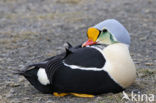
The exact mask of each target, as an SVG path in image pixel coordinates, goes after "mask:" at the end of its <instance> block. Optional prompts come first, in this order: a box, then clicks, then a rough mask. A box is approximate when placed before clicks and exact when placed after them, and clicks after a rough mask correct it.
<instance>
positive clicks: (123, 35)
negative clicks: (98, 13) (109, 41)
mask: <svg viewBox="0 0 156 103" xmlns="http://www.w3.org/2000/svg"><path fill="white" fill-rule="evenodd" d="M94 28H97V29H98V30H100V31H102V30H103V29H107V30H108V31H109V32H110V33H111V34H112V35H113V37H115V38H116V40H117V41H119V42H121V43H125V44H128V45H130V43H131V40H130V36H129V33H128V31H127V29H126V28H125V27H124V26H123V25H122V24H121V23H120V22H119V21H117V20H115V19H108V20H104V21H102V22H100V23H98V24H97V25H95V26H94Z"/></svg>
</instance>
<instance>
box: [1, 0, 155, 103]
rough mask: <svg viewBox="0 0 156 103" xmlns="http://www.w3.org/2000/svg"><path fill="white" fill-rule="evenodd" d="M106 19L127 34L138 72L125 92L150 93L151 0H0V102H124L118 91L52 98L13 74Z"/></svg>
mask: <svg viewBox="0 0 156 103" xmlns="http://www.w3.org/2000/svg"><path fill="white" fill-rule="evenodd" d="M108 18H115V19H117V20H119V21H120V22H121V23H122V24H124V25H125V26H126V28H127V29H128V31H129V32H130V35H131V40H132V44H131V46H130V52H131V55H132V57H133V60H134V62H135V63H136V68H137V74H138V75H137V80H136V82H135V83H134V85H132V86H131V87H130V88H128V89H127V90H126V93H128V94H129V95H130V93H131V91H134V90H135V91H137V92H138V91H139V92H140V93H146V94H149V93H153V94H155V95H156V74H155V73H156V53H155V51H156V0H0V91H1V92H0V103H60V102H62V103H120V102H126V101H121V99H122V96H123V94H122V93H118V94H104V95H100V96H96V97H95V98H77V97H73V96H67V97H63V98H58V97H54V96H52V95H47V94H42V93H40V92H38V91H37V90H36V89H34V88H33V87H32V86H31V85H30V84H29V82H28V81H27V80H25V78H23V77H19V76H17V75H14V74H13V72H14V71H16V70H19V69H22V68H23V67H24V66H25V65H27V64H31V63H34V62H38V61H41V60H44V59H45V58H47V57H50V56H54V55H56V54H59V53H61V52H62V51H63V50H64V48H63V45H64V43H65V42H66V41H69V42H70V43H71V44H73V45H77V44H80V43H82V42H84V41H85V40H86V39H87V38H86V30H87V28H88V27H90V26H92V25H94V24H96V23H98V22H100V21H102V20H104V19H108ZM155 100H156V96H155ZM153 103H154V102H153Z"/></svg>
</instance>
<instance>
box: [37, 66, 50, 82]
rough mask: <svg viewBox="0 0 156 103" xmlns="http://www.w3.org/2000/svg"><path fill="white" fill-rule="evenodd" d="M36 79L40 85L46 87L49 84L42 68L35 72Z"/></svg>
mask: <svg viewBox="0 0 156 103" xmlns="http://www.w3.org/2000/svg"><path fill="white" fill-rule="evenodd" d="M37 77H38V80H39V82H40V83H41V84H43V85H47V84H50V82H49V79H48V77H47V74H46V72H45V69H44V68H40V69H39V70H38V72H37Z"/></svg>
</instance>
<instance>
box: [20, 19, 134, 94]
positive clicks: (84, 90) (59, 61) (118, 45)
mask: <svg viewBox="0 0 156 103" xmlns="http://www.w3.org/2000/svg"><path fill="white" fill-rule="evenodd" d="M87 36H88V41H87V42H85V43H83V44H82V45H79V46H76V47H72V46H71V45H70V44H69V43H68V47H67V48H66V51H65V52H64V53H62V54H59V55H57V56H54V57H51V58H48V59H46V60H44V61H42V62H40V63H36V64H31V65H28V66H26V68H25V69H24V70H22V71H20V72H19V73H18V74H20V75H23V76H24V77H25V78H26V79H27V80H28V81H29V82H30V83H31V84H32V85H33V86H34V87H35V88H36V89H38V90H39V91H40V92H42V93H50V94H53V95H55V96H66V95H74V96H78V97H94V96H95V95H99V94H103V93H118V92H121V91H123V90H124V89H125V88H127V87H128V86H130V85H131V84H132V83H133V81H134V80H135V78H136V70H135V65H134V63H133V60H132V59H131V56H130V54H129V48H128V47H129V44H130V37H129V34H128V31H127V30H126V29H125V27H124V26H123V25H122V24H120V23H119V22H118V21H117V20H114V19H109V20H105V21H103V22H101V23H99V24H97V25H95V26H93V27H91V28H89V29H88V31H87Z"/></svg>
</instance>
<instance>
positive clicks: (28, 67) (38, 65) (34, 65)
mask: <svg viewBox="0 0 156 103" xmlns="http://www.w3.org/2000/svg"><path fill="white" fill-rule="evenodd" d="M46 65H47V62H46V61H44V62H40V63H35V64H30V65H28V66H25V67H24V69H22V70H17V71H16V72H14V73H13V74H18V75H24V74H25V72H26V71H28V70H31V69H35V68H46Z"/></svg>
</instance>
